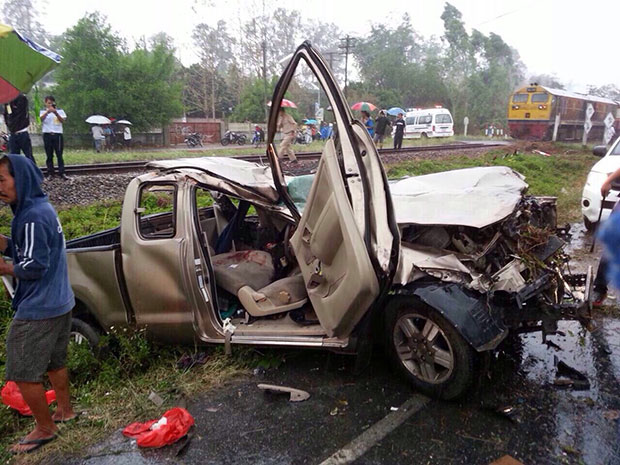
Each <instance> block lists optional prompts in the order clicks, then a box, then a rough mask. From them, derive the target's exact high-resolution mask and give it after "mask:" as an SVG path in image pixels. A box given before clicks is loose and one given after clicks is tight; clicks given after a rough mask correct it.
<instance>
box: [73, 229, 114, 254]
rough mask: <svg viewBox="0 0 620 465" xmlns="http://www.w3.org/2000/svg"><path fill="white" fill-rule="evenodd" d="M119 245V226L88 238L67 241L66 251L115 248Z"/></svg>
mask: <svg viewBox="0 0 620 465" xmlns="http://www.w3.org/2000/svg"><path fill="white" fill-rule="evenodd" d="M120 243H121V235H120V226H117V227H116V228H112V229H107V230H105V231H100V232H98V233H95V234H90V235H88V236H83V237H78V238H77V239H72V240H70V241H67V250H71V249H90V248H95V247H96V248H116V247H119V246H120Z"/></svg>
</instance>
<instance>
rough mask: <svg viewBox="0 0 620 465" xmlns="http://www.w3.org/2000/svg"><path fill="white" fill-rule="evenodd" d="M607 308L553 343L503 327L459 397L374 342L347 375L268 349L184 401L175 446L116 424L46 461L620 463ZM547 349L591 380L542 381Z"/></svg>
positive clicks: (341, 367)
mask: <svg viewBox="0 0 620 465" xmlns="http://www.w3.org/2000/svg"><path fill="white" fill-rule="evenodd" d="M579 240H581V239H579ZM580 244H581V246H583V245H584V244H585V246H586V247H587V245H588V244H589V243H588V241H585V242H584V241H582V242H581V243H580ZM581 246H580V247H581ZM574 251H575V250H574ZM575 252H578V251H575ZM581 259H582V260H581V261H582V262H584V263H585V262H587V260H585V258H584V257H583V256H582V257H581ZM611 303H612V304H613V303H614V302H613V301H611ZM617 315H618V313H616V316H612V315H610V314H606V315H602V316H600V317H598V318H597V319H596V323H597V326H598V328H597V329H596V330H595V331H594V332H592V333H585V332H584V331H583V330H582V329H581V327H580V326H579V325H578V324H576V323H564V324H562V325H561V327H560V329H561V330H563V331H564V333H565V336H554V337H552V338H551V339H552V340H553V342H555V343H556V344H557V345H558V346H559V348H553V347H548V346H547V345H542V344H541V341H540V336H538V335H525V336H522V337H520V338H516V339H513V340H512V341H511V344H510V345H509V347H508V348H507V349H506V350H505V351H501V352H500V353H498V354H497V357H496V358H494V359H493V360H492V362H491V371H490V376H489V377H488V379H484V380H481V381H480V383H479V386H478V387H477V389H475V390H474V391H472V392H471V393H470V395H469V396H468V397H467V398H466V399H464V400H462V401H461V402H460V403H455V402H450V403H449V402H441V401H435V400H429V399H426V398H425V397H424V396H421V395H420V394H417V393H416V392H414V391H413V390H411V389H410V388H409V387H408V385H407V384H406V383H404V382H403V381H402V380H401V379H400V378H398V377H396V376H394V375H393V374H392V372H391V371H390V369H389V367H387V366H386V363H385V361H384V359H383V357H382V356H381V354H380V353H377V354H376V356H375V357H374V359H373V360H372V362H371V364H370V366H369V367H368V368H367V369H365V370H364V371H363V372H362V373H361V374H357V375H356V374H355V373H354V371H355V370H354V363H353V359H352V358H350V357H347V356H342V355H335V354H326V353H321V352H312V351H293V352H278V354H281V355H282V354H283V355H284V358H285V362H284V363H282V364H281V365H280V366H279V367H278V368H273V369H270V370H267V372H265V373H257V374H255V375H253V376H249V377H247V378H243V379H238V380H236V381H234V382H232V383H230V384H227V385H225V386H221V387H220V388H218V389H217V390H215V391H213V392H210V393H208V394H205V395H203V396H202V397H200V398H197V399H194V400H193V401H192V402H191V403H190V404H189V406H188V409H189V410H190V412H191V413H192V414H193V415H194V417H195V419H196V427H195V428H194V430H193V433H192V438H191V440H190V442H189V443H188V444H187V446H186V447H185V448H184V449H183V450H181V451H180V453H179V446H178V445H177V446H171V447H170V448H165V449H162V450H159V451H139V450H137V449H136V446H135V445H133V444H132V442H131V441H129V440H127V439H125V438H123V437H122V435H121V434H120V432H117V433H115V434H113V435H112V436H111V437H110V438H109V439H108V440H107V441H105V442H104V443H101V444H98V445H96V446H95V447H93V448H91V449H90V450H89V451H87V452H86V453H85V455H84V457H82V458H80V459H73V460H71V461H68V460H67V459H63V460H62V461H58V462H57V463H59V464H60V463H73V464H87V465H101V464H115V465H116V464H131V465H133V464H164V463H187V464H194V463H196V464H198V463H200V464H204V463H209V464H211V463H216V464H217V463H226V464H239V465H241V464H264V465H268V464H269V465H271V464H274V465H275V464H323V463H324V464H341V463H355V464H360V465H361V464H368V465H370V464H398V463H411V464H488V463H491V462H492V461H494V460H496V459H498V458H499V457H501V456H503V455H505V454H509V455H511V456H512V457H515V458H517V459H518V460H521V461H522V462H523V463H525V464H557V463H568V464H581V463H584V464H593V465H600V464H605V465H607V464H609V465H613V464H620V440H619V439H620V423H619V421H618V420H614V419H613V417H614V415H615V411H620V383H619V381H620V318H618V317H617ZM556 359H557V360H562V361H564V362H566V363H568V364H569V365H571V366H573V367H575V368H576V369H578V370H580V371H582V372H583V373H584V374H586V376H587V377H588V379H589V381H590V383H591V387H590V389H588V390H584V391H573V390H567V389H560V388H557V387H555V386H553V384H552V383H553V380H554V378H555V373H556V368H555V366H554V361H555V360H556ZM260 382H269V383H274V384H282V385H288V386H293V387H297V388H300V389H304V390H306V391H308V392H309V393H310V394H311V397H310V399H308V400H307V401H305V402H301V403H290V402H288V400H287V399H286V397H282V396H273V395H266V394H264V393H263V392H262V391H260V390H259V389H258V388H257V387H256V384H257V383H260ZM177 453H179V455H177Z"/></svg>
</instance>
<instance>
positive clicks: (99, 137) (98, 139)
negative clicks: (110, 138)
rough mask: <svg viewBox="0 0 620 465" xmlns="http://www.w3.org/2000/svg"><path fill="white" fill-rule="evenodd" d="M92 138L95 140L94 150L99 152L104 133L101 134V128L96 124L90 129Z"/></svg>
mask: <svg viewBox="0 0 620 465" xmlns="http://www.w3.org/2000/svg"><path fill="white" fill-rule="evenodd" d="M91 131H92V133H93V139H94V141H95V150H96V151H97V153H99V152H101V148H102V147H103V144H104V141H105V135H104V134H103V128H102V127H101V126H99V125H98V124H95V125H94V126H93V127H92V129H91Z"/></svg>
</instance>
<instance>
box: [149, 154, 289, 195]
mask: <svg viewBox="0 0 620 465" xmlns="http://www.w3.org/2000/svg"><path fill="white" fill-rule="evenodd" d="M147 167H149V168H157V169H183V170H184V171H185V170H188V169H191V168H192V167H194V168H196V170H197V171H195V172H192V173H191V176H192V177H193V178H194V179H196V180H197V181H198V182H203V183H204V184H212V183H213V180H214V178H216V179H218V180H219V182H218V184H220V185H223V184H226V187H227V188H226V190H227V191H230V192H237V193H238V194H237V195H238V196H239V197H241V198H244V195H247V194H246V193H247V190H248V189H250V190H252V191H255V192H256V193H257V194H259V195H260V196H261V197H263V198H264V200H269V201H271V202H273V203H275V202H277V201H278V198H279V196H278V193H277V191H276V188H275V186H274V184H273V176H272V174H271V168H269V167H268V166H265V165H259V164H258V163H252V162H249V161H244V160H236V159H234V158H228V157H203V158H178V159H176V160H158V161H152V162H149V163H148V164H147Z"/></svg>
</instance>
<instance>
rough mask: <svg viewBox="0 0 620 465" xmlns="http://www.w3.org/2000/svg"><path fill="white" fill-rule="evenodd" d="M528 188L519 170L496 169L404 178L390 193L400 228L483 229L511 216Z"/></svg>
mask: <svg viewBox="0 0 620 465" xmlns="http://www.w3.org/2000/svg"><path fill="white" fill-rule="evenodd" d="M527 187H528V186H527V183H526V182H525V181H524V177H523V176H521V175H520V174H519V173H517V172H516V171H514V170H512V169H510V168H508V167H505V166H493V167H480V168H467V169H461V170H454V171H446V172H443V173H434V174H427V175H423V176H415V177H411V178H406V179H402V180H400V181H396V182H394V183H391V184H390V192H391V193H392V199H393V202H394V208H395V210H396V221H397V222H398V224H400V225H404V224H420V225H454V226H471V227H474V228H482V227H484V226H487V225H489V224H493V223H496V222H498V221H501V220H503V219H504V218H506V217H507V216H508V215H510V214H511V213H512V212H513V211H514V210H515V208H516V207H517V205H518V204H519V201H520V200H521V198H522V196H523V193H524V192H525V190H526V189H527Z"/></svg>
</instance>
